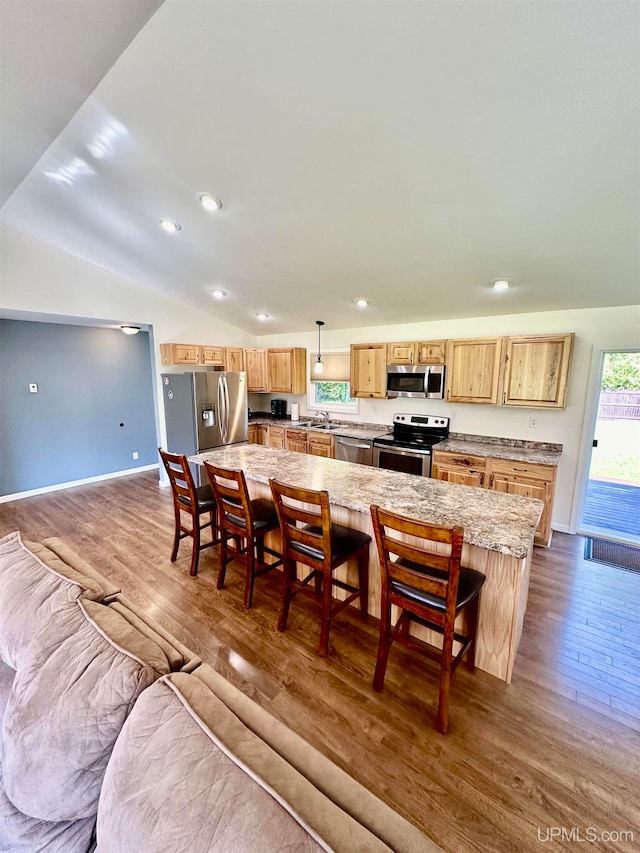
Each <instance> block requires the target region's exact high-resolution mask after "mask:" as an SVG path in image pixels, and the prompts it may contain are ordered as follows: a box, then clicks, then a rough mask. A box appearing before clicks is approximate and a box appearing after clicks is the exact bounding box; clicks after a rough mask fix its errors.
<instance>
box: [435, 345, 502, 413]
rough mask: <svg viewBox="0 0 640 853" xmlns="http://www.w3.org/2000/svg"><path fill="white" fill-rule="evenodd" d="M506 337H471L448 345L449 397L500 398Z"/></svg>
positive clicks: (459, 400) (481, 400)
mask: <svg viewBox="0 0 640 853" xmlns="http://www.w3.org/2000/svg"><path fill="white" fill-rule="evenodd" d="M503 343H504V338H471V339H461V340H454V341H449V342H448V345H447V372H448V381H447V400H449V402H451V403H493V404H494V405H495V404H496V403H498V402H499V392H500V379H501V367H502V353H503Z"/></svg>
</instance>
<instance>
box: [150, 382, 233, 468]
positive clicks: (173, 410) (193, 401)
mask: <svg viewBox="0 0 640 853" xmlns="http://www.w3.org/2000/svg"><path fill="white" fill-rule="evenodd" d="M162 389H163V394H164V412H165V422H166V426H167V450H168V451H169V452H170V453H184V454H185V455H186V456H193V455H194V454H196V453H202V452H203V451H205V450H210V449H211V448H213V447H220V446H222V445H224V444H235V443H236V442H238V441H246V440H247V435H248V410H247V374H246V373H244V372H238V373H235V372H234V373H231V372H229V373H227V372H224V371H213V370H211V371H190V372H188V373H163V374H162ZM197 467H198V466H193V465H192V466H191V468H192V470H194V468H197ZM194 475H196V482H198V477H197V472H196V471H194Z"/></svg>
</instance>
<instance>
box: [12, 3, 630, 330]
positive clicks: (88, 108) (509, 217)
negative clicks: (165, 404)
mask: <svg viewBox="0 0 640 853" xmlns="http://www.w3.org/2000/svg"><path fill="white" fill-rule="evenodd" d="M14 5H15V6H16V7H17V6H20V9H26V10H27V11H25V12H24V13H22V12H21V15H22V14H24V16H25V17H24V18H23V19H22V20H20V18H21V15H18V14H17V13H16V12H15V8H13V6H14ZM157 6H158V3H157V2H144V1H143V0H111V2H107V0H92V2H89V3H82V2H74V0H57V1H56V2H53V3H51V2H33V0H2V7H1V8H2V30H3V41H2V54H1V57H0V58H1V61H2V87H3V101H5V99H6V98H7V97H8V99H9V105H10V106H12V105H13V115H12V123H11V126H10V128H9V134H7V132H6V128H5V126H4V118H5V115H4V112H3V115H2V119H3V134H2V135H3V139H2V142H3V144H2V170H3V175H4V176H5V177H6V176H8V184H9V189H11V186H10V185H11V182H12V181H13V183H14V185H15V183H16V176H17V175H19V171H20V167H21V168H22V169H23V174H24V173H26V172H27V171H28V169H29V167H30V166H31V165H32V164H33V163H34V162H35V160H36V159H37V162H36V164H35V166H34V168H33V169H32V170H31V171H30V172H29V173H28V174H27V175H26V177H25V178H24V180H23V181H22V183H21V184H20V186H18V188H17V189H16V190H15V192H13V195H11V197H10V198H9V199H8V201H6V203H5V204H4V207H3V208H2V211H1V212H0V219H2V221H4V222H6V223H7V224H8V225H10V226H12V227H14V228H17V229H20V230H23V231H25V232H27V233H29V234H31V235H33V236H35V237H37V238H39V239H41V240H44V241H46V242H48V243H52V244H54V245H56V246H58V247H60V248H62V249H64V250H66V251H69V252H72V253H73V254H75V255H79V256H80V257H82V258H85V259H87V260H90V261H93V262H94V263H96V264H99V265H101V266H103V267H106V268H108V269H110V270H113V271H114V272H117V273H119V274H121V275H124V276H127V277H129V278H131V279H135V280H137V281H140V282H143V283H144V284H146V285H149V286H151V287H154V288H157V289H158V290H161V291H164V292H166V293H169V294H172V295H174V296H177V297H178V298H180V299H182V300H185V301H188V302H190V303H192V304H193V305H195V306H197V307H199V308H201V309H202V310H205V311H208V312H209V313H211V314H212V315H214V316H218V317H220V318H221V319H223V320H225V321H227V322H229V323H232V324H234V325H236V326H239V327H241V328H243V329H246V330H248V331H251V332H254V333H256V334H268V333H270V332H285V331H300V330H307V331H308V330H310V329H314V328H315V320H316V319H323V320H324V321H325V323H326V326H325V328H327V329H328V328H346V327H352V326H361V325H377V324H381V323H402V322H412V321H419V320H429V319H444V318H453V317H470V316H483V315H484V316H487V315H492V314H503V313H519V312H528V311H547V310H554V309H564V308H575V307H597V306H605V305H625V304H632V303H637V302H639V301H640V276H639V273H640V249H639V245H640V244H639V239H638V238H639V234H640V230H639V226H640V201H639V197H640V193H639V189H640V161H639V157H638V151H639V142H640V135H639V132H638V131H639V117H640V111H639V103H640V99H639V96H640V85H639V79H640V75H639V70H640V61H639V55H640V51H639V44H640V39H639V36H638V33H639V23H640V15H639V12H640V4H638V2H635V0H634V1H633V2H625V0H615V1H614V2H609V0H604V2H599V0H592V2H589V3H585V2H582V0H575V1H574V0H548V1H547V2H541V0H538V2H524V0H497V1H496V2H494V0H470V2H462V0H460V2H459V0H446V1H445V0H434V1H433V2H432V1H431V0H423V2H409V1H408V0H298V2H295V3H293V2H289V0H267V1H266V2H260V0H257V1H256V2H253V1H252V0H244V2H238V0H165V2H164V3H163V4H162V5H160V7H159V8H158V9H157V11H156V12H155V14H153V16H152V17H151V18H150V19H149V20H148V22H147V23H146V24H145V25H144V26H143V28H142V29H141V30H140V32H139V33H138V34H137V36H135V38H133V40H132V41H131V42H130V43H129V44H128V46H126V45H127V42H129V40H130V39H131V37H132V34H133V32H135V28H136V27H137V26H140V24H141V23H142V22H143V21H144V20H146V18H147V17H148V16H149V14H150V13H151V12H152V11H153V8H155V7H157ZM7 7H9V9H12V12H13V14H9V15H7ZM81 9H82V10H83V13H86V12H87V11H88V10H91V12H93V10H95V9H97V10H98V11H99V15H98V17H97V18H96V19H95V21H94V22H93V23H94V24H96V25H95V26H91V27H89V28H87V21H86V20H82V19H83V14H79V12H80V10H81ZM132 12H135V13H136V14H137V18H136V17H135V16H134V17H132ZM25 21H26V22H28V23H29V26H27V27H25ZM136 22H137V23H136ZM17 25H19V30H20V31H19V42H18V43H15V38H14V35H15V34H14V33H12V29H13V28H15V27H16V26H17ZM44 34H46V35H47V39H45V40H44V41H45V42H48V47H47V49H46V50H45V51H44V52H42V54H41V55H37V54H38V50H36V49H34V48H35V47H38V48H41V47H42V43H43V38H42V37H43V35H44ZM118 39H120V42H119V43H118ZM51 43H55V45H57V47H58V49H57V50H54V48H53V47H52V44H51ZM120 51H122V52H120ZM57 54H62V57H61V56H60V55H57ZM118 54H120V55H119V56H118ZM116 57H118V58H116ZM62 58H64V60H65V61H64V62H63V61H62ZM92 59H95V63H94V62H92ZM114 60H115V62H114ZM112 62H113V65H111V63H112ZM110 66H111V67H110ZM102 75H103V76H102ZM101 76H102V79H101V80H100V82H98V80H99V78H100V77H101ZM25 79H27V80H28V82H29V89H30V91H34V90H37V91H38V92H39V94H40V95H41V96H42V97H45V100H46V104H47V107H48V109H47V111H46V116H45V118H46V121H43V122H42V127H40V128H39V130H40V131H41V133H40V137H39V139H35V141H34V142H33V143H32V144H30V145H29V146H27V147H28V151H26V152H25V158H24V161H23V163H22V164H17V163H16V162H11V160H12V154H13V152H12V146H11V145H9V146H7V145H6V138H7V135H8V136H9V138H10V141H15V136H16V133H18V132H19V131H20V129H21V127H24V128H28V127H29V126H30V121H31V120H32V118H33V117H32V116H31V115H30V113H31V111H32V110H34V109H36V110H37V109H39V106H38V103H37V100H35V99H33V103H31V104H30V103H26V104H25V105H24V106H25V108H24V109H21V108H19V107H21V104H20V86H21V85H23V81H24V80H25ZM78 84H80V85H78ZM96 84H97V85H96ZM94 85H95V88H93V87H94ZM92 88H93V91H92V92H91V94H90V95H89V97H88V98H87V99H86V100H85V96H86V95H87V94H88V90H91V89H92ZM78 92H80V96H79V97H76V100H75V102H74V101H73V98H70V97H69V94H70V93H75V94H76V95H78ZM76 109H77V111H76V112H75V114H73V115H71V113H73V112H74V110H76ZM3 110H4V108H3ZM31 123H32V125H33V122H31ZM59 130H61V132H60V133H59V135H57V136H56V134H57V133H58V131H59ZM47 133H48V134H49V136H48V138H47V139H46V142H49V141H50V142H51V145H50V146H49V147H48V150H46V153H44V154H43V156H42V157H41V158H39V159H38V155H39V153H40V150H42V149H43V147H44V146H43V145H42V140H43V139H45V137H47ZM54 137H55V138H54ZM25 138H26V137H25ZM45 144H46V143H45ZM38 146H40V150H38ZM7 160H9V161H10V162H9V165H7ZM61 179H62V180H63V181H67V185H65V183H63V182H61ZM202 191H208V192H210V193H212V194H214V195H216V196H219V197H220V198H221V199H222V201H223V204H224V207H223V209H222V210H221V211H219V212H217V213H207V212H206V211H204V210H203V209H202V208H201V207H200V206H199V205H198V203H197V199H196V195H197V193H199V192H202ZM162 216H168V217H172V218H173V219H175V220H177V221H179V222H180V223H181V225H182V230H181V231H180V232H179V233H177V234H167V233H166V232H164V231H163V230H162V229H161V228H160V227H159V219H160V217H162ZM501 277H507V278H510V279H511V280H512V282H513V287H512V289H511V290H510V291H509V292H508V293H507V294H505V295H502V296H498V295H497V294H495V293H493V292H492V291H490V289H489V284H490V283H491V281H492V280H494V279H496V278H501ZM215 287H220V288H223V289H224V290H226V291H227V292H228V298H227V299H226V300H225V301H224V302H218V301H215V300H213V299H212V298H211V295H210V293H211V290H212V289H213V288H215ZM357 296H366V297H368V298H370V299H371V300H372V303H371V306H370V308H369V309H367V310H366V311H362V310H360V309H358V308H356V307H355V305H354V304H353V299H354V298H355V297H357ZM258 311H265V312H267V313H268V314H269V315H270V316H271V319H270V320H269V321H268V322H267V323H260V322H259V321H258V320H257V319H256V318H255V313H256V312H258Z"/></svg>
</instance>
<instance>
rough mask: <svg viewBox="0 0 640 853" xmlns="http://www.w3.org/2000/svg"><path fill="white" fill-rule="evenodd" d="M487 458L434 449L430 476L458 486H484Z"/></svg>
mask: <svg viewBox="0 0 640 853" xmlns="http://www.w3.org/2000/svg"><path fill="white" fill-rule="evenodd" d="M486 464H487V460H486V459H485V458H484V457H483V456H470V455H469V454H466V453H446V452H444V451H434V454H433V465H432V468H431V476H432V477H433V478H434V479H435V480H444V481H445V482H447V483H456V484H457V485H459V486H479V487H484V486H485V468H486Z"/></svg>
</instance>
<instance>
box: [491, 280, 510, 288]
mask: <svg viewBox="0 0 640 853" xmlns="http://www.w3.org/2000/svg"><path fill="white" fill-rule="evenodd" d="M509 286H510V285H509V282H508V281H507V279H506V278H499V279H498V280H497V281H494V282H493V289H494V290H509Z"/></svg>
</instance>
